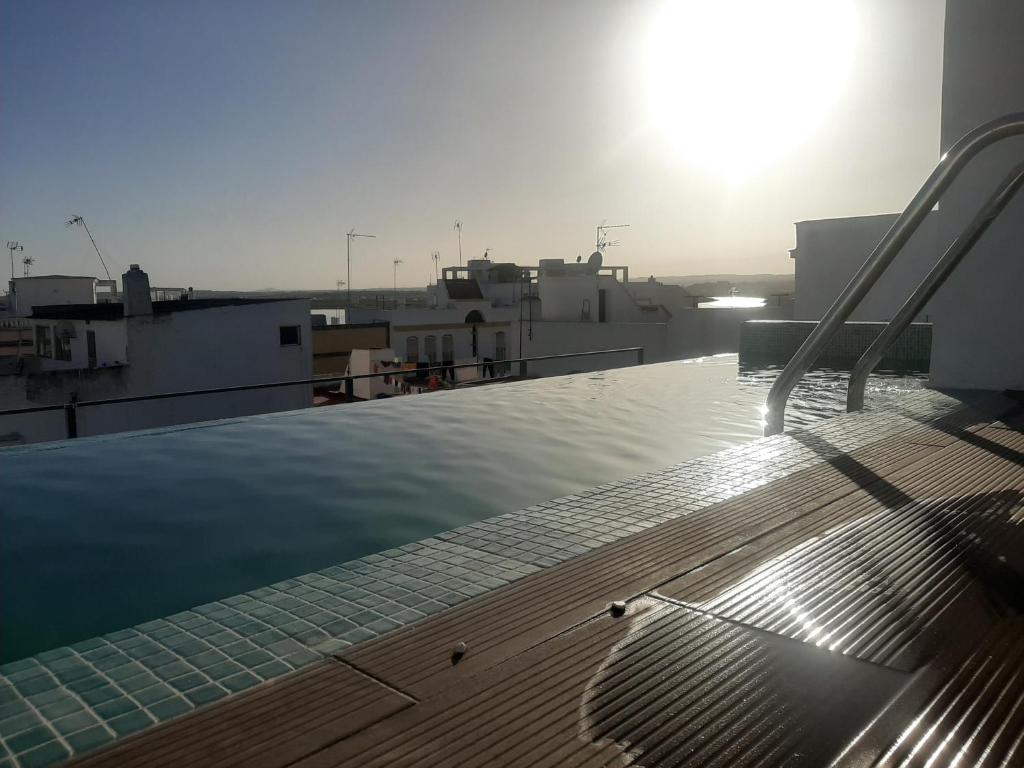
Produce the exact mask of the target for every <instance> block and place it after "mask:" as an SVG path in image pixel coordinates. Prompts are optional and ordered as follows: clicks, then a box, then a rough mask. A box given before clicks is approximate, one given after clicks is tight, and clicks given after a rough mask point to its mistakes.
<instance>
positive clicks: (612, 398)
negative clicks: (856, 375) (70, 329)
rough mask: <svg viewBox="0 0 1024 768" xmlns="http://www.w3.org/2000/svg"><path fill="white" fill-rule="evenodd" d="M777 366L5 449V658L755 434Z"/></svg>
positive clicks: (1, 465)
mask: <svg viewBox="0 0 1024 768" xmlns="http://www.w3.org/2000/svg"><path fill="white" fill-rule="evenodd" d="M773 376H774V374H772V373H754V374H743V375H738V372H737V364H736V357H735V355H726V356H720V357H715V358H705V359H703V360H698V361H682V362H673V363H663V364H658V365H648V366H643V367H637V368H623V369H617V370H611V371H604V372H601V373H589V374H576V375H571V376H562V377H556V378H548V379H538V380H533V381H524V382H517V383H507V384H497V385H493V386H485V387H478V388H473V389H466V390H458V391H448V392H437V393H432V394H428V395H419V396H413V397H406V398H395V399H391V400H381V401H376V402H367V403H359V404H352V405H344V406H335V407H331V408H318V409H311V410H305V411H295V412H289V413H281V414H268V415H264V416H255V417H249V418H244V419H234V420H227V421H219V422H209V423H205V424H201V425H193V426H188V427H180V428H169V429H162V430H149V431H145V432H136V433H129V434H123V435H119V436H108V437H95V438H85V439H80V440H75V441H66V442H61V443H50V444H45V445H39V446H30V447H24V448H12V449H8V450H5V451H3V452H0V499H3V500H4V503H3V508H2V511H0V524H2V532H3V535H2V536H0V620H2V642H3V647H2V660H10V659H14V658H20V657H23V656H26V655H29V654H31V653H36V652H39V651H42V650H45V649H47V648H51V647H54V646H57V645H63V644H67V643H71V642H75V641H77V640H81V639H83V638H87V637H92V636H94V635H98V634H102V633H104V632H108V631H112V630H114V629H118V628H121V627H125V626H129V625H131V624H135V623H138V622H142V621H146V620H148V619H152V618H155V617H159V616H164V615H167V614H170V613H174V612H176V611H180V610H182V609H185V608H188V607H191V606H194V605H197V604H200V603H203V602H207V601H210V600H214V599H217V598H220V597H226V596H228V595H232V594H237V593H239V592H244V591H246V590H249V589H254V588H256V587H260V586H264V585H266V584H269V583H271V582H274V581H277V580H280V579H285V578H288V577H291V576H296V575H299V574H302V573H307V572H309V571H313V570H316V569H319V568H323V567H326V566H328V565H332V564H335V563H340V562H343V561H346V560H350V559H353V558H357V557H361V556H363V555H367V554H370V553H372V552H377V551H381V550H384V549H388V548H390V547H393V546H396V545H400V544H405V543H408V542H410V541H414V540H417V539H421V538H424V537H426V536H430V535H431V534H434V533H437V532H439V531H443V530H447V529H449V528H454V527H457V526H459V525H462V524H464V523H468V522H472V521H475V520H481V519H483V518H487V517H491V516H492V515H497V514H501V513H504V512H510V511H513V510H516V509H519V508H522V507H525V506H529V505H530V504H534V503H537V502H540V501H544V500H547V499H551V498H554V497H557V496H562V495H566V494H571V493H575V492H578V491H581V490H584V489H586V488H589V487H592V486H594V485H598V484H601V483H606V482H609V481H614V480H619V479H623V478H626V477H630V476H632V475H636V474H639V473H642V472H647V471H651V470H656V469H660V468H663V467H666V466H669V465H671V464H676V463H678V462H681V461H686V460H687V459H691V458H695V457H697V456H702V455H706V454H709V453H713V452H715V451H718V450H721V449H723V448H728V447H730V446H735V445H738V444H741V443H745V442H747V441H750V440H753V439H755V438H757V437H759V436H760V435H761V406H762V405H763V403H764V399H765V395H766V393H767V390H768V385H769V384H770V380H771V378H772V377H773ZM843 381H844V380H843V379H841V378H838V377H834V376H830V375H827V374H817V375H814V376H812V377H810V378H809V380H808V381H806V382H805V383H804V384H803V385H802V386H801V388H800V389H799V390H798V391H797V392H795V393H794V397H793V399H792V400H791V401H790V407H789V410H788V413H787V415H788V419H787V426H788V427H793V426H798V425H801V424H807V423H809V422H811V421H815V420H817V419H820V418H823V417H826V416H829V415H833V414H836V413H839V412H841V410H842V402H843V397H844V391H845V390H844V388H843ZM919 386H920V383H919V382H916V381H914V380H908V379H878V380H873V381H872V389H871V391H872V392H873V393H874V398H875V401H876V402H877V400H878V398H879V397H893V396H899V394H900V393H901V392H904V391H906V390H907V389H908V388H916V387H919ZM871 397H872V395H871V394H869V404H870V403H871V402H872V400H871V399H870V398H871Z"/></svg>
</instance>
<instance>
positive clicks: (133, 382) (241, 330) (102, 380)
mask: <svg viewBox="0 0 1024 768" xmlns="http://www.w3.org/2000/svg"><path fill="white" fill-rule="evenodd" d="M73 288H75V289H78V288H80V286H73ZM123 298H124V301H123V302H116V303H115V302H110V303H103V304H98V303H88V302H86V303H56V304H51V305H35V306H33V310H32V315H31V317H30V318H28V321H27V322H28V323H30V324H31V338H32V342H33V343H32V350H31V353H30V354H25V353H24V352H23V354H22V355H21V356H20V357H13V356H7V357H5V358H2V359H3V361H4V362H3V365H4V366H5V368H4V369H3V375H0V408H2V409H10V408H20V407H31V406H34V405H46V404H60V403H67V402H69V401H70V400H72V399H77V400H95V399H105V398H114V397H127V396H137V395H147V394H158V393H164V392H178V391H189V390H198V389H213V388H219V387H234V386H242V385H247V384H264V383H271V382H279V381H289V380H298V379H309V378H311V377H312V334H311V329H310V319H309V317H310V313H309V301H308V300H301V299H299V300H297V299H291V300H273V299H205V300H189V299H177V300H172V301H152V299H151V294H150V287H149V281H148V278H147V277H146V273H145V272H143V271H142V270H141V269H139V268H138V267H137V266H135V265H133V266H132V268H131V269H130V270H129V271H128V272H127V273H125V275H124V290H123ZM311 404H312V390H311V388H310V387H308V386H296V387H280V388H268V389H259V390H251V391H246V392H231V393H224V394H211V395H202V396H190V397H177V398H168V399H160V400H152V401H142V402H136V403H126V404H117V405H108V406H96V407H91V408H81V409H79V412H78V414H79V418H78V420H79V434H80V435H90V434H103V433H108V432H117V431H122V430H128V429H140V428H145V427H155V426H165V425H170V424H179V423H185V422H192V421H200V420H204V419H215V418H224V417H229V416H241V415H248V414H254V413H263V412H268V411H279V410H288V409H293V408H305V407H308V406H309V405H311ZM30 416H31V417H34V418H30ZM51 416H52V414H50V413H45V414H30V415H26V416H17V417H15V416H8V417H0V442H5V443H16V442H35V441H37V440H44V439H55V438H60V437H63V436H64V424H63V421H62V419H61V418H58V416H60V414H59V413H58V414H57V416H52V418H44V417H51Z"/></svg>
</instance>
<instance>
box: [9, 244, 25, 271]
mask: <svg viewBox="0 0 1024 768" xmlns="http://www.w3.org/2000/svg"><path fill="white" fill-rule="evenodd" d="M7 250H8V251H10V252H11V280H13V279H14V252H15V251H24V250H25V247H24V246H23V245H22V244H21V243H19V242H18V241H17V240H8V241H7Z"/></svg>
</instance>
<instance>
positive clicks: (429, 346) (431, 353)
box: [423, 336, 437, 365]
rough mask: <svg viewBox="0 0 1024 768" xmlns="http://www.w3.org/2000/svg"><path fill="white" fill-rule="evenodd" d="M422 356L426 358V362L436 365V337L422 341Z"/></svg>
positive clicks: (429, 337) (428, 337)
mask: <svg viewBox="0 0 1024 768" xmlns="http://www.w3.org/2000/svg"><path fill="white" fill-rule="evenodd" d="M423 354H425V355H426V356H427V362H428V363H430V364H431V365H437V336H427V338H425V339H424V340H423Z"/></svg>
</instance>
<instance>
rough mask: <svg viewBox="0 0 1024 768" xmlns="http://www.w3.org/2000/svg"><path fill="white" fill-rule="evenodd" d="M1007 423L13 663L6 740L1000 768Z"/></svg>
mask: <svg viewBox="0 0 1024 768" xmlns="http://www.w3.org/2000/svg"><path fill="white" fill-rule="evenodd" d="M1014 408H1015V406H1014V404H1013V403H1011V402H1010V401H1007V400H1005V399H1003V398H999V397H990V398H987V399H984V400H975V401H973V404H971V405H968V404H967V403H966V402H964V401H963V400H961V399H957V398H952V397H948V396H945V395H941V394H939V393H936V392H933V391H919V392H916V393H909V394H907V395H906V396H905V397H904V398H902V399H901V400H900V401H899V403H898V404H890V405H889V407H888V408H887V409H886V410H884V411H875V412H865V413H861V414H856V415H850V416H844V417H840V418H834V419H830V420H828V421H825V422H820V423H818V424H816V425H814V426H811V427H809V428H807V429H802V430H797V431H794V432H791V433H789V434H787V435H784V436H778V437H774V438H769V439H766V440H760V441H757V442H754V443H750V444H748V445H744V446H740V447H738V448H733V449H730V450H727V451H724V452H721V453H718V454H714V455H712V456H705V457H701V458H697V459H694V460H692V461H689V462H686V463H684V464H681V465H677V466H675V467H672V468H670V469H668V470H664V471H660V472H655V473H650V474H647V475H643V476H640V477H636V478H632V479H629V480H626V481H622V482H617V483H609V484H606V485H603V486H600V487H598V488H594V489H592V490H590V491H588V492H585V493H580V494H576V495H573V496H568V497H564V498H562V499H557V500H554V501H551V502H547V503H544V504H539V505H536V506H534V507H530V508H528V509H526V510H522V511H520V512H515V513H511V514H506V515H502V516H500V517H497V518H492V519H489V520H485V521H483V522H479V523H473V524H471V525H467V526H464V527H462V528H459V529H455V530H453V531H450V532H447V533H442V534H439V535H437V536H434V537H431V538H429V539H426V540H423V541H421V542H417V543H415V544H410V545H406V546H403V547H400V548H398V549H395V550H390V551H387V552H383V553H381V554H379V555H371V556H369V557H365V558H362V559H361V560H357V561H353V562H350V563H346V564H344V565H341V566H335V567H332V568H327V569H325V570H323V571H320V572H318V573H314V574H309V575H307V576H302V577H299V578H296V579H290V580H287V581H284V582H281V583H278V584H275V585H272V586H271V587H267V588H264V589H259V590H254V591H253V592H251V593H248V594H246V595H242V596H239V597H237V598H228V599H225V600H222V601H217V602H214V603H211V604H208V605H204V606H200V607H198V608H196V609H194V610H193V611H187V612H184V613H181V614H177V615H175V616H170V617H168V618H167V619H161V620H157V621H153V622H148V623H146V624H143V625H140V626H138V627H135V628H133V629H130V630H124V631H121V632H115V633H112V634H110V635H107V636H104V637H102V638H97V639H95V640H90V641H85V642H83V643H78V644H76V645H74V646H71V647H70V648H63V649H57V650H55V651H52V652H47V653H43V654H40V655H38V656H36V657H33V658H31V659H27V660H24V661H21V662H15V663H13V664H8V665H5V666H4V667H3V668H2V669H0V671H2V673H3V678H0V701H2V702H3V704H2V706H3V718H5V719H2V720H0V737H2V739H3V743H4V748H5V749H6V750H8V751H9V752H11V753H15V754H16V755H17V757H15V758H13V760H15V761H16V764H18V765H22V766H29V765H45V764H53V763H54V762H59V761H61V760H63V759H65V758H67V757H68V756H69V755H71V754H72V753H74V754H76V755H79V754H82V755H85V757H83V758H82V759H81V762H80V764H81V765H110V766H134V765H139V766H142V765H145V766H147V767H148V766H154V765H169V766H170V765H174V766H179V765H218V766H220V765H224V766H226V765H239V766H240V765H246V766H253V765H257V766H285V765H300V766H302V767H303V768H312V766H340V765H353V766H356V765H358V766H367V765H429V766H435V765H448V764H451V765H460V766H467V765H488V766H490V765H524V766H525V765H530V766H534V765H551V766H563V765H608V764H614V765H625V764H636V765H715V764H723V765H755V764H757V765H776V764H780V765H781V764H787V765H792V764H800V765H824V764H827V763H829V762H831V761H832V760H834V759H836V760H838V761H839V762H840V763H841V764H850V765H866V764H875V763H877V764H885V765H890V764H901V765H902V764H907V765H910V764H919V763H920V764H922V765H923V764H925V763H926V762H927V760H928V759H930V758H932V757H933V756H937V757H938V758H940V759H941V760H942V761H943V762H946V758H947V757H948V756H950V755H953V754H956V753H957V752H958V750H961V749H963V750H964V754H965V756H966V757H969V758H972V759H973V758H975V757H977V758H978V760H979V761H981V763H983V764H985V765H989V764H991V765H1012V764H1017V763H1019V762H1020V758H1021V755H1020V749H1021V748H1022V745H1021V743H1020V733H1021V732H1022V729H1024V696H1022V695H1021V693H1020V690H1021V688H1020V685H1019V681H1018V680H1017V676H1018V675H1019V674H1020V669H1021V663H1020V662H1021V659H1020V658H1019V656H1020V655H1021V654H1022V653H1024V651H1022V650H1021V648H1022V647H1024V646H1022V644H1021V643H1020V640H1021V637H1022V635H1021V633H1022V630H1024V625H1022V624H1021V623H1020V622H1019V620H1018V619H1017V618H1016V615H1017V613H1018V612H1019V610H1020V607H1021V605H1020V594H1021V591H1020V589H1019V587H1020V567H1021V562H1020V552H1021V551H1022V549H1021V543H1022V542H1021V539H1020V530H1021V529H1020V525H1019V523H1020V519H1021V517H1022V515H1024V503H1022V494H1024V462H1022V458H1024V453H1022V450H1024V434H1022V432H1021V427H1022V426H1024V424H1022V420H1021V416H1020V414H1019V411H1016V410H1014ZM620 601H621V603H623V605H619V602H620ZM158 722H161V723H162V724H161V725H156V723H158ZM131 734H135V735H131ZM115 739H116V740H115ZM111 742H112V743H111ZM103 745H107V746H106V747H105V748H101V749H99V751H94V750H96V749H97V747H103ZM90 752H92V754H88V753H90ZM8 759H9V760H11V759H12V758H8ZM1015 761H1016V762H1015ZM0 764H2V763H0ZM979 764H980V763H979Z"/></svg>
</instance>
